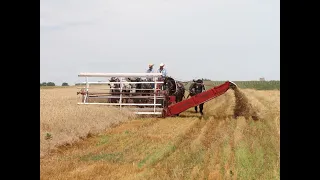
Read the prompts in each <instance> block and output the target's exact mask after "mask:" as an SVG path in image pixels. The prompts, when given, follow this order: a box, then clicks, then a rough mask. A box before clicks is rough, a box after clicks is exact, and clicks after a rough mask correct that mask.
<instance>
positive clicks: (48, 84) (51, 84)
mask: <svg viewBox="0 0 320 180" xmlns="http://www.w3.org/2000/svg"><path fill="white" fill-rule="evenodd" d="M47 86H56V84H54V82H47Z"/></svg>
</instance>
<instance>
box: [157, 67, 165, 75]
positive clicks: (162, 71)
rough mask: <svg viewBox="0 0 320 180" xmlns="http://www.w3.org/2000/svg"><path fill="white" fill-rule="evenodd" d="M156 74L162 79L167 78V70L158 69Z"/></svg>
mask: <svg viewBox="0 0 320 180" xmlns="http://www.w3.org/2000/svg"><path fill="white" fill-rule="evenodd" d="M157 72H158V73H162V77H166V76H167V70H166V69H164V68H163V69H162V70H161V69H158V71H157Z"/></svg>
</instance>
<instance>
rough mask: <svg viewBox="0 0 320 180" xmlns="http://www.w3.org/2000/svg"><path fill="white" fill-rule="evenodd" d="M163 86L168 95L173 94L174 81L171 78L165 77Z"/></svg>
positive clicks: (174, 89) (174, 88)
mask: <svg viewBox="0 0 320 180" xmlns="http://www.w3.org/2000/svg"><path fill="white" fill-rule="evenodd" d="M163 86H164V89H165V90H167V91H168V92H169V94H172V93H175V91H176V81H175V80H174V79H173V78H172V77H165V78H164V80H163Z"/></svg>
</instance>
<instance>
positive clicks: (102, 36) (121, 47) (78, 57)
mask: <svg viewBox="0 0 320 180" xmlns="http://www.w3.org/2000/svg"><path fill="white" fill-rule="evenodd" d="M149 63H153V64H155V66H154V68H155V69H158V68H159V64H160V63H164V64H165V68H166V69H167V72H168V75H169V76H171V77H173V78H175V79H177V80H191V79H195V78H208V79H212V80H230V81H238V80H259V78H260V77H264V78H265V79H266V80H280V1H279V0H259V1H257V0H241V1H240V0H134V1H132V0H90V1H89V0H40V82H49V81H51V82H55V83H56V84H57V85H59V84H61V83H62V82H67V83H69V84H74V83H77V82H83V80H84V78H83V77H81V78H80V77H78V74H79V73H82V72H90V73H136V72H137V73H140V72H145V71H146V70H147V68H148V64H149ZM89 80H92V79H89ZM93 80H103V79H101V78H100V79H96V78H93Z"/></svg>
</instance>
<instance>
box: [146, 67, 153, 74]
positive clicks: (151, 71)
mask: <svg viewBox="0 0 320 180" xmlns="http://www.w3.org/2000/svg"><path fill="white" fill-rule="evenodd" d="M146 73H154V70H153V69H150V68H149V69H147V71H146Z"/></svg>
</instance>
